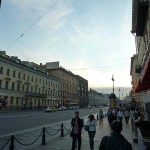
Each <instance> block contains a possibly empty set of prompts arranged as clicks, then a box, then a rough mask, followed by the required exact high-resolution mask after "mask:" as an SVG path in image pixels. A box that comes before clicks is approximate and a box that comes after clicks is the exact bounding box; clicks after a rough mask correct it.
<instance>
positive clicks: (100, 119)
mask: <svg viewBox="0 0 150 150" xmlns="http://www.w3.org/2000/svg"><path fill="white" fill-rule="evenodd" d="M103 118H104V113H103V111H102V110H101V109H100V110H99V124H102V123H103Z"/></svg>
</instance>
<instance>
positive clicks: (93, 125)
mask: <svg viewBox="0 0 150 150" xmlns="http://www.w3.org/2000/svg"><path fill="white" fill-rule="evenodd" d="M87 125H89V131H96V126H97V120H96V119H94V120H92V121H91V122H90V120H88V121H87Z"/></svg>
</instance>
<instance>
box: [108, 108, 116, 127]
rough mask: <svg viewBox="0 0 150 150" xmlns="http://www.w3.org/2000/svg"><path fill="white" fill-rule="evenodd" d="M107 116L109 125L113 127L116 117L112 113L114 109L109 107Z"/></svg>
mask: <svg viewBox="0 0 150 150" xmlns="http://www.w3.org/2000/svg"><path fill="white" fill-rule="evenodd" d="M107 118H108V122H109V125H110V127H111V125H112V122H113V121H114V120H115V117H114V115H113V113H112V109H111V108H109V109H108V112H107Z"/></svg>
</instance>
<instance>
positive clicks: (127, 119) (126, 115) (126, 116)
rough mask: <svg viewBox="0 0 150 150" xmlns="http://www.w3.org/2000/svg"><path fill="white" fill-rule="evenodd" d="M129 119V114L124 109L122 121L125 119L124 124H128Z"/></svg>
mask: <svg viewBox="0 0 150 150" xmlns="http://www.w3.org/2000/svg"><path fill="white" fill-rule="evenodd" d="M129 117H130V112H129V111H128V110H127V109H126V110H125V111H124V119H125V122H126V124H128V122H129Z"/></svg>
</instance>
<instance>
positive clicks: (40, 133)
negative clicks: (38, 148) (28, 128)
mask: <svg viewBox="0 0 150 150" xmlns="http://www.w3.org/2000/svg"><path fill="white" fill-rule="evenodd" d="M42 132H43V131H41V133H40V135H39V136H38V137H37V138H36V139H35V140H34V141H33V142H32V143H29V144H23V143H22V142H20V141H19V140H18V139H17V138H16V137H14V138H15V140H16V141H17V142H18V143H19V144H20V145H23V146H29V145H32V144H34V143H35V142H36V141H37V140H38V139H39V138H40V136H41V135H42Z"/></svg>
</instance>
